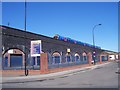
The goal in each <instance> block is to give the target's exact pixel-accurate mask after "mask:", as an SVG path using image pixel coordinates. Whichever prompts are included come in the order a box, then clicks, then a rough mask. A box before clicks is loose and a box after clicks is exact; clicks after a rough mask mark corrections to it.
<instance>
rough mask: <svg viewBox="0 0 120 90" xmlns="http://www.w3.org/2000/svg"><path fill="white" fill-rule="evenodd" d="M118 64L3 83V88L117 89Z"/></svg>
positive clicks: (112, 63) (113, 63)
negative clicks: (25, 80)
mask: <svg viewBox="0 0 120 90" xmlns="http://www.w3.org/2000/svg"><path fill="white" fill-rule="evenodd" d="M117 68H118V64H117V63H116V62H111V63H109V64H105V65H102V66H99V67H96V68H92V69H88V70H85V71H80V72H74V73H70V74H67V75H61V76H55V77H49V78H43V79H42V80H41V79H37V80H32V81H27V82H11V83H10V82H9V83H7V82H6V83H3V84H2V86H3V88H118V74H117V73H115V72H116V71H117Z"/></svg>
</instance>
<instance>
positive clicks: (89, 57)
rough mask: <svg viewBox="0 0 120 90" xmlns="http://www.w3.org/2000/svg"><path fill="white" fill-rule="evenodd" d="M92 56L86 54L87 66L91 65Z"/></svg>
mask: <svg viewBox="0 0 120 90" xmlns="http://www.w3.org/2000/svg"><path fill="white" fill-rule="evenodd" d="M91 61H92V55H91V54H90V53H89V54H88V62H89V65H91V64H92V62H91Z"/></svg>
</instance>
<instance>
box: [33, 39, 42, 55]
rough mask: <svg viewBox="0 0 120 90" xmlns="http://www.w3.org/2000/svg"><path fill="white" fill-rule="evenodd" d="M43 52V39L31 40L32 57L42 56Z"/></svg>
mask: <svg viewBox="0 0 120 90" xmlns="http://www.w3.org/2000/svg"><path fill="white" fill-rule="evenodd" d="M40 53H41V40H35V41H31V57H37V56H40Z"/></svg>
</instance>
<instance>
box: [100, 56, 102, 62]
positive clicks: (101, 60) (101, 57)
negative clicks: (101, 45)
mask: <svg viewBox="0 0 120 90" xmlns="http://www.w3.org/2000/svg"><path fill="white" fill-rule="evenodd" d="M100 64H102V56H101V55H100Z"/></svg>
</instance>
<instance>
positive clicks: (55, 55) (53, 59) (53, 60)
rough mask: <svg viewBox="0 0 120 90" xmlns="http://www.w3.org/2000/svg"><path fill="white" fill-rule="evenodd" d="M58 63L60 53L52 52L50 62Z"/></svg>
mask: <svg viewBox="0 0 120 90" xmlns="http://www.w3.org/2000/svg"><path fill="white" fill-rule="evenodd" d="M56 63H60V54H59V53H58V52H54V53H53V55H52V64H56Z"/></svg>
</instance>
